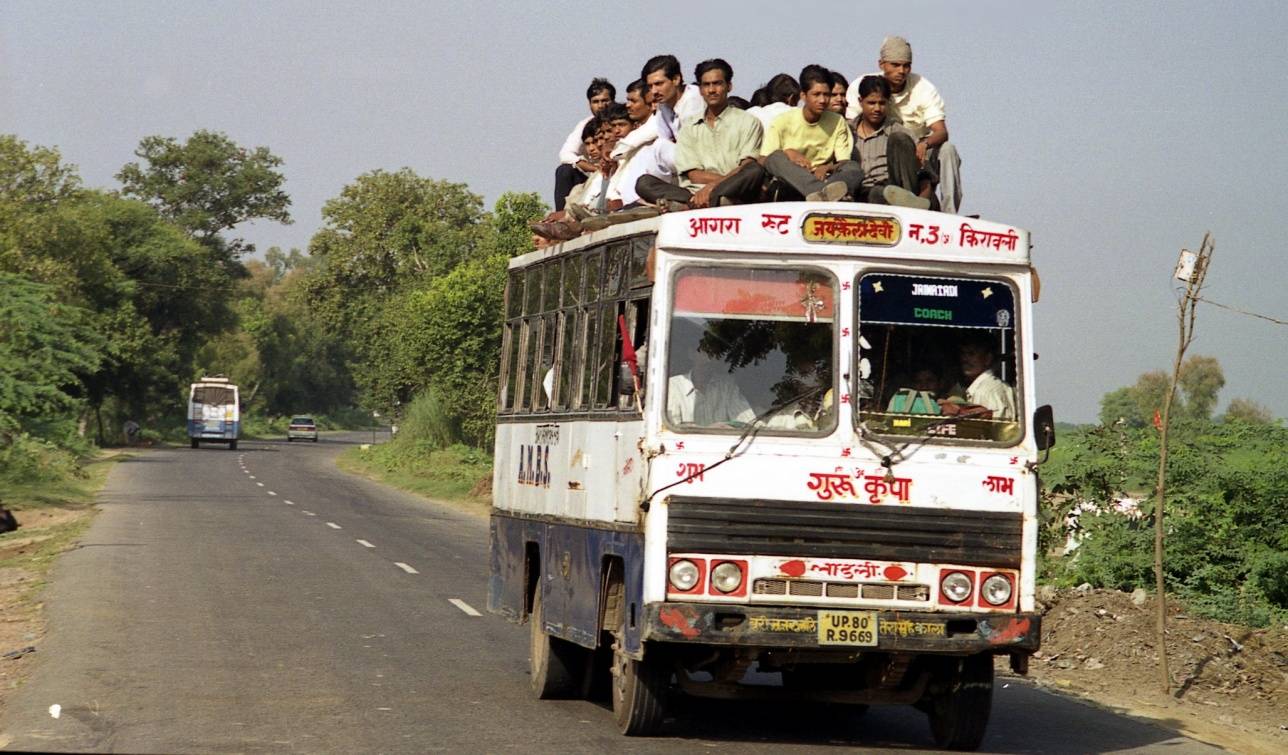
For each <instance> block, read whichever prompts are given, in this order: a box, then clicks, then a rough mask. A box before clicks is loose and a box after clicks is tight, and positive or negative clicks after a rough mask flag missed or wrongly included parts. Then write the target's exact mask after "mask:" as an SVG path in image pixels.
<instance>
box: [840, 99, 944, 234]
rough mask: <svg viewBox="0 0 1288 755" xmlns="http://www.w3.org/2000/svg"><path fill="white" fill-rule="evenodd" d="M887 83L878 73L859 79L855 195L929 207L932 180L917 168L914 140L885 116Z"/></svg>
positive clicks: (932, 190) (919, 207)
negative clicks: (859, 180)
mask: <svg viewBox="0 0 1288 755" xmlns="http://www.w3.org/2000/svg"><path fill="white" fill-rule="evenodd" d="M889 98H890V83H889V82H887V81H886V80H885V79H884V78H882V77H880V76H864V77H863V79H862V80H861V81H859V105H860V107H861V109H862V114H861V115H860V116H859V118H858V120H857V121H856V122H855V129H854V139H855V146H856V147H857V148H856V149H855V152H857V153H858V156H859V165H860V166H861V167H862V168H863V184H862V186H861V187H860V192H859V198H860V199H861V200H862V201H864V202H870V203H872V204H892V205H900V206H902V207H915V208H917V209H920V210H925V209H929V208H930V205H931V201H930V197H932V196H933V194H934V183H933V181H932V180H931V178H932V177H931V176H930V175H929V174H926V173H923V172H921V171H919V170H918V168H917V166H918V162H917V151H916V144H915V143H914V142H913V139H912V134H911V133H910V132H909V131H908V129H906V128H904V127H903V126H901V125H900V124H898V123H894V122H892V121H889V120H887V119H886V105H887V104H888V102H889Z"/></svg>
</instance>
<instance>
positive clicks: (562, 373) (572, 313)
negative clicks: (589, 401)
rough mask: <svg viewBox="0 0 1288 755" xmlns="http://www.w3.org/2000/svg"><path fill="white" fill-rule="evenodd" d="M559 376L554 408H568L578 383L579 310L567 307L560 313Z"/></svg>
mask: <svg viewBox="0 0 1288 755" xmlns="http://www.w3.org/2000/svg"><path fill="white" fill-rule="evenodd" d="M558 330H559V377H558V382H557V385H556V388H555V401H554V408H556V409H561V410H562V409H568V408H569V406H570V405H571V404H572V403H573V392H574V391H575V390H576V387H577V384H576V381H574V380H573V377H574V376H575V375H576V374H577V372H576V366H575V364H574V355H575V354H576V351H575V349H574V345H575V344H576V343H577V312H576V310H572V309H565V310H564V311H562V312H560V313H559V328H558Z"/></svg>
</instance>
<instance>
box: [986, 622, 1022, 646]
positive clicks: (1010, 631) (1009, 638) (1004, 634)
mask: <svg viewBox="0 0 1288 755" xmlns="http://www.w3.org/2000/svg"><path fill="white" fill-rule="evenodd" d="M983 626H989V624H987V623H985V624H982V625H981V627H983ZM1028 631H1029V620H1028V619H1011V620H1010V621H1009V622H1007V624H1006V626H1004V627H1002V628H1001V629H999V630H994V631H993V632H992V633H991V634H989V635H988V641H989V642H990V643H992V644H994V645H1004V644H1006V643H1008V642H1015V641H1016V640H1018V639H1020V638H1021V637H1023V636H1024V635H1026V634H1028Z"/></svg>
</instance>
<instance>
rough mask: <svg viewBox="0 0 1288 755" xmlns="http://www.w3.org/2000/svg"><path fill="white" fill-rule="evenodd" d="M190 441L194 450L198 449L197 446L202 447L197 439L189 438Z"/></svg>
mask: <svg viewBox="0 0 1288 755" xmlns="http://www.w3.org/2000/svg"><path fill="white" fill-rule="evenodd" d="M188 440H189V442H190V443H192V447H193V448H196V447H197V446H199V445H201V442H200V441H198V440H197V439H196V438H189V439H188Z"/></svg>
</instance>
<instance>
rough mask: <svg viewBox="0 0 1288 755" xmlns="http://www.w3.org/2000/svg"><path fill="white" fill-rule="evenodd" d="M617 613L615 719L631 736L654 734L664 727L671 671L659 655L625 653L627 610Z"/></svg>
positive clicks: (614, 662)
mask: <svg viewBox="0 0 1288 755" xmlns="http://www.w3.org/2000/svg"><path fill="white" fill-rule="evenodd" d="M619 597H620V593H619ZM616 614H617V615H618V616H619V617H620V620H619V623H618V626H617V628H616V630H615V631H614V632H613V669H612V671H613V686H612V696H613V720H614V721H615V722H616V723H617V728H618V730H619V731H621V732H622V734H625V735H626V736H628V737H647V736H651V735H653V734H656V733H657V731H658V729H660V728H662V719H663V717H664V716H665V714H666V689H667V686H668V685H669V684H670V682H671V671H670V669H669V667H667V666H665V665H663V664H661V663H659V662H658V659H657V658H648V657H645V658H644V660H636V659H634V658H632V657H630V656H629V655H627V654H626V626H625V623H626V621H625V619H626V611H624V610H619V611H617V612H616Z"/></svg>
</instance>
